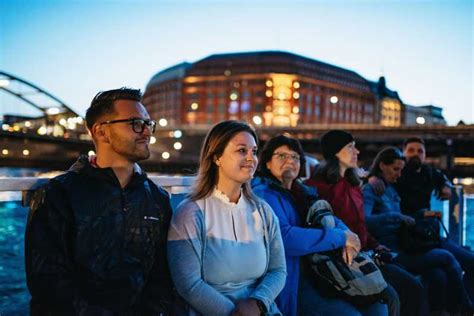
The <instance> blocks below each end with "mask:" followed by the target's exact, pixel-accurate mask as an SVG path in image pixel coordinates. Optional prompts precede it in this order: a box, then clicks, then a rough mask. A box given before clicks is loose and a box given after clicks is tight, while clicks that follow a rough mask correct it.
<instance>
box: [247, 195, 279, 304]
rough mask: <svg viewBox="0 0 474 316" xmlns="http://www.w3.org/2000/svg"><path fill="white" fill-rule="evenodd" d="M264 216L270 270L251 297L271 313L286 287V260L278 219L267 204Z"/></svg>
mask: <svg viewBox="0 0 474 316" xmlns="http://www.w3.org/2000/svg"><path fill="white" fill-rule="evenodd" d="M264 214H265V215H264V216H265V217H266V223H267V229H268V231H267V235H268V248H269V249H268V250H269V263H268V269H267V271H266V273H265V275H264V276H263V277H262V278H261V279H260V281H259V283H258V285H257V287H256V288H255V290H254V291H253V293H252V294H251V295H250V297H252V298H256V299H258V300H260V301H262V302H263V303H264V304H265V306H266V307H267V310H268V311H269V310H270V305H271V304H272V303H273V301H274V300H275V298H276V297H277V295H278V294H279V293H280V291H281V290H282V289H283V287H284V286H285V281H286V260H285V251H284V246H283V241H282V239H281V233H280V227H279V225H278V219H277V218H276V216H275V214H274V213H273V211H272V209H271V208H270V206H268V204H266V203H265V204H264Z"/></svg>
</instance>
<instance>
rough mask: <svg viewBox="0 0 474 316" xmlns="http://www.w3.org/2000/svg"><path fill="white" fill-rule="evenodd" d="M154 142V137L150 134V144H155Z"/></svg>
mask: <svg viewBox="0 0 474 316" xmlns="http://www.w3.org/2000/svg"><path fill="white" fill-rule="evenodd" d="M155 143H156V137H155V136H151V137H150V144H152V145H153V144H155Z"/></svg>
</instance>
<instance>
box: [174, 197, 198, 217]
mask: <svg viewBox="0 0 474 316" xmlns="http://www.w3.org/2000/svg"><path fill="white" fill-rule="evenodd" d="M198 203H199V201H194V200H191V199H190V198H186V199H184V200H183V201H182V202H181V203H179V205H178V207H177V208H176V211H175V212H174V213H173V219H174V221H180V222H183V221H189V220H194V219H195V218H196V217H200V216H202V210H201V207H200V206H199V204H198Z"/></svg>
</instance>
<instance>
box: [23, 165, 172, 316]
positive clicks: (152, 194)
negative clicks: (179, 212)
mask: <svg viewBox="0 0 474 316" xmlns="http://www.w3.org/2000/svg"><path fill="white" fill-rule="evenodd" d="M137 167H138V165H137ZM138 169H139V168H138ZM170 218H171V207H170V199H169V195H168V194H167V193H166V192H165V191H164V190H163V189H161V188H159V187H157V186H156V185H155V184H154V183H153V182H152V181H151V180H149V179H148V178H147V176H146V174H144V173H143V172H141V171H139V170H136V172H134V174H133V176H132V178H131V180H130V183H129V184H128V185H127V186H126V187H125V188H123V189H122V188H121V187H120V184H119V181H118V179H117V177H116V176H115V174H114V172H113V171H112V169H110V168H94V167H92V166H91V165H90V164H89V162H88V159H87V157H85V156H82V157H80V158H79V160H78V162H76V164H75V165H74V166H73V167H72V168H71V170H69V171H68V172H67V173H65V174H63V175H60V176H58V177H56V178H54V179H51V181H49V183H48V184H47V186H46V187H45V188H43V189H41V190H38V191H37V194H36V196H35V198H34V199H33V200H32V203H31V211H30V216H29V221H28V225H27V231H26V236H25V260H26V274H27V284H28V288H29V290H30V293H31V296H32V300H31V306H30V307H31V314H33V315H76V314H81V315H89V314H94V315H160V314H161V313H163V314H166V313H167V311H168V310H169V305H170V303H171V299H172V297H171V294H172V286H171V279H170V276H169V271H168V267H167V260H166V248H165V247H166V238H167V233H168V227H169V221H170Z"/></svg>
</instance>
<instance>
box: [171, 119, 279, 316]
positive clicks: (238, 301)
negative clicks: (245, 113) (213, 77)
mask: <svg viewBox="0 0 474 316" xmlns="http://www.w3.org/2000/svg"><path fill="white" fill-rule="evenodd" d="M256 153H257V136H256V134H255V131H254V130H253V129H252V128H251V127H250V126H249V125H247V124H245V123H241V122H237V121H223V122H220V123H218V124H217V125H215V126H214V127H213V128H212V129H211V130H210V131H209V133H208V134H207V136H206V139H205V140H204V144H203V146H202V149H201V157H200V161H199V171H198V175H197V179H196V182H195V186H194V187H193V189H192V191H191V193H190V194H189V197H188V199H186V200H185V201H183V202H182V203H181V204H180V205H179V206H178V209H177V211H176V213H175V214H174V216H173V218H172V221H171V227H170V231H169V235H168V261H169V265H170V271H171V276H172V278H173V281H174V283H175V286H176V289H177V291H178V293H179V294H180V295H181V296H182V297H183V298H184V300H185V301H186V302H187V303H188V304H189V306H185V308H184V310H182V311H181V313H180V314H185V315H195V314H196V313H199V314H203V315H250V316H258V315H262V314H271V315H280V312H279V310H278V308H277V306H276V304H275V303H274V300H275V298H276V296H277V295H278V293H279V292H280V291H281V289H282V288H283V285H284V283H285V276H286V268H285V257H284V250H283V243H282V240H281V234H280V228H279V226H278V220H277V218H276V217H275V215H274V213H273V212H272V210H271V208H270V207H269V206H268V204H266V203H265V202H263V201H260V200H259V199H258V198H257V197H255V196H254V194H253V193H252V191H251V189H250V184H249V182H250V179H251V178H252V176H253V174H254V171H255V169H256V166H257V156H256Z"/></svg>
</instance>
